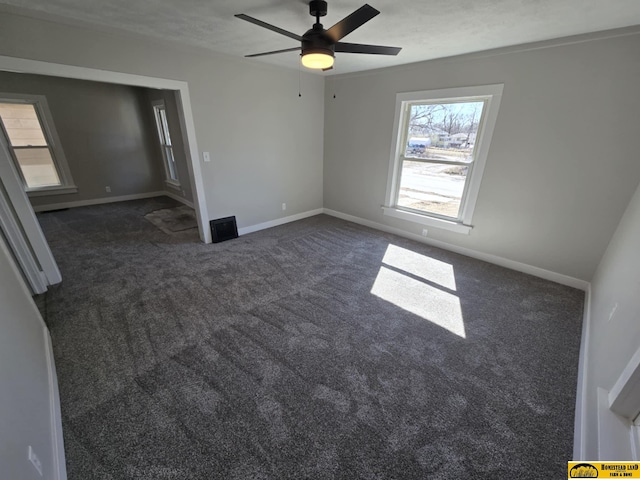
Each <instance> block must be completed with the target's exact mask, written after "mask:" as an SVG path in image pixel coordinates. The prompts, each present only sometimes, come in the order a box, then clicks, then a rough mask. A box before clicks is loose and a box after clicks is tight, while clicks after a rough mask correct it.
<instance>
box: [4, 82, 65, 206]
mask: <svg viewBox="0 0 640 480" xmlns="http://www.w3.org/2000/svg"><path fill="white" fill-rule="evenodd" d="M0 134H1V135H2V137H3V138H2V140H3V143H4V142H6V144H7V147H8V149H9V152H10V154H11V157H12V159H13V161H14V163H15V166H16V169H17V171H18V174H19V176H20V178H21V180H22V182H23V185H24V188H25V190H26V191H27V193H28V194H29V195H30V196H34V195H52V194H56V193H75V192H76V191H77V188H76V186H75V185H74V184H73V180H72V178H71V172H70V171H69V167H68V165H67V161H66V158H65V156H64V152H63V151H62V147H61V146H60V140H59V139H58V135H57V133H56V130H55V126H54V124H53V119H52V117H51V112H50V111H49V108H48V105H47V102H46V99H45V98H44V97H43V96H37V95H10V94H0Z"/></svg>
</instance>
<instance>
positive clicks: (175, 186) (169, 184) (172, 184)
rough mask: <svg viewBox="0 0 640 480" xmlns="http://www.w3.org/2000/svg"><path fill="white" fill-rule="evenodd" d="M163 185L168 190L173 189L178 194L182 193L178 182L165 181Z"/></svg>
mask: <svg viewBox="0 0 640 480" xmlns="http://www.w3.org/2000/svg"><path fill="white" fill-rule="evenodd" d="M164 184H165V185H166V186H167V187H169V188H173V189H174V190H177V191H178V192H181V191H182V188H181V187H180V183H178V182H172V181H169V180H165V181H164Z"/></svg>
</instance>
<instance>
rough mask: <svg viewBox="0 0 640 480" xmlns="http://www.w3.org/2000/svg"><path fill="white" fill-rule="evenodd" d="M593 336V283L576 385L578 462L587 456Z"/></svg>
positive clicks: (584, 319)
mask: <svg viewBox="0 0 640 480" xmlns="http://www.w3.org/2000/svg"><path fill="white" fill-rule="evenodd" d="M590 337H591V284H589V286H588V287H587V289H586V291H585V296H584V314H583V317H582V335H581V339H580V357H579V359H578V384H577V387H576V411H575V420H574V427H573V460H574V461H576V462H579V461H582V460H589V459H588V458H587V442H586V436H585V433H586V424H587V404H586V403H587V378H588V375H587V374H588V367H589V362H588V359H589V341H590V339H591V338H590Z"/></svg>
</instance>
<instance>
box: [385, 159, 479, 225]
mask: <svg viewBox="0 0 640 480" xmlns="http://www.w3.org/2000/svg"><path fill="white" fill-rule="evenodd" d="M468 170H469V167H467V166H461V165H449V164H446V163H426V162H419V161H404V162H403V163H402V172H401V178H400V190H399V194H398V203H397V205H398V206H399V207H405V208H412V209H414V210H420V211H423V212H428V213H435V214H438V215H444V216H446V217H453V218H457V217H458V215H459V213H460V202H461V200H462V194H463V192H464V184H465V182H466V180H467V173H468Z"/></svg>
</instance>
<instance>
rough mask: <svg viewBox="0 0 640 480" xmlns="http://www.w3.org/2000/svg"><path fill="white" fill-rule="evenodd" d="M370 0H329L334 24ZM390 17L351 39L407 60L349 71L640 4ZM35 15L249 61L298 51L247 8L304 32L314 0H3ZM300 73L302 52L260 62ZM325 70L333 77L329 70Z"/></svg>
mask: <svg viewBox="0 0 640 480" xmlns="http://www.w3.org/2000/svg"><path fill="white" fill-rule="evenodd" d="M365 1H367V0H329V13H328V15H327V16H326V17H324V18H323V19H322V22H323V24H324V26H325V28H329V27H330V26H331V25H333V24H334V23H336V22H338V21H339V20H341V19H342V18H343V17H345V16H346V15H348V14H350V13H351V12H352V11H354V10H356V9H357V8H359V7H360V6H362V5H363V4H364V3H365ZM368 1H370V2H371V5H372V6H373V7H375V8H377V9H378V10H380V11H381V12H382V13H381V14H380V15H378V16H377V17H375V18H374V19H373V20H371V21H370V22H368V23H366V24H365V25H364V26H362V27H361V28H360V29H358V30H356V31H355V32H353V33H351V34H350V35H348V36H347V37H345V39H344V41H345V42H352V43H372V44H380V45H389V46H397V47H402V51H401V52H400V54H399V55H398V56H397V57H386V56H385V57H383V56H378V55H357V54H347V53H338V54H336V68H335V69H334V70H333V71H332V72H328V73H326V74H336V73H347V72H355V71H361V70H369V69H374V68H381V67H388V66H392V65H398V64H405V63H412V62H418V61H422V60H429V59H433V58H441V57H448V56H451V55H458V54H464V53H470V52H474V51H481V50H487V49H491V48H498V47H505V46H510V45H517V44H522V43H528V42H534V41H540V40H549V39H552V38H558V37H565V36H569V35H576V34H582V33H589V32H595V31H600V30H608V29H613V28H619V27H627V26H631V25H638V24H640V1H639V0H429V1H428V2H427V1H421V0H413V1H411V2H408V1H405V0H368ZM3 4H4V5H9V6H10V7H18V8H20V9H28V10H31V11H32V12H33V13H34V15H35V16H40V17H42V16H43V15H44V16H47V17H46V18H49V16H50V15H54V16H59V17H65V18H66V19H72V20H75V21H80V22H83V23H85V22H88V23H91V24H97V25H100V26H102V27H106V28H109V29H119V30H125V31H128V32H133V33H137V34H143V35H149V36H155V37H158V36H159V37H163V38H165V39H167V40H173V41H176V42H181V43H186V44H191V45H197V46H201V47H205V48H208V49H211V50H214V51H217V52H222V53H226V54H230V55H233V56H238V57H241V56H243V55H246V54H249V53H259V52H264V51H270V50H278V49H284V48H289V47H295V46H296V42H295V40H292V39H290V38H287V37H285V36H282V35H279V34H277V33H274V32H271V31H269V30H266V29H263V28H260V27H258V26H256V25H253V24H250V23H248V22H245V21H242V20H239V19H236V18H234V14H237V13H245V14H247V15H250V16H252V17H256V18H258V19H260V20H263V21H265V22H267V23H271V24H273V25H276V26H278V27H281V28H284V29H285V30H289V31H291V32H294V33H297V34H299V35H302V34H303V33H304V32H305V31H306V30H307V29H309V28H311V25H312V24H313V22H314V19H313V17H311V16H310V15H309V12H308V3H307V2H305V1H304V0H0V5H3ZM250 61H254V62H267V63H271V64H274V65H279V66H282V67H288V68H293V69H297V68H298V63H299V54H298V53H297V52H290V53H283V54H279V55H272V56H267V57H260V58H256V59H251V60H250ZM326 74H325V75H326Z"/></svg>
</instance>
